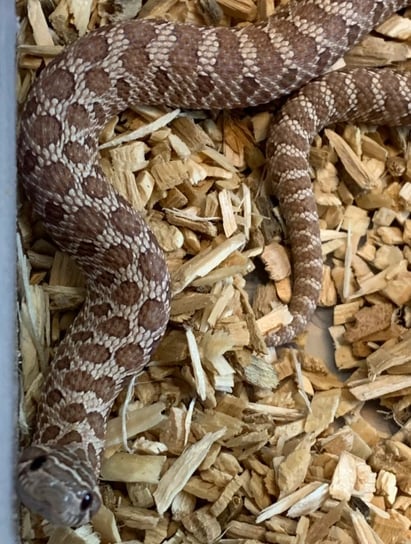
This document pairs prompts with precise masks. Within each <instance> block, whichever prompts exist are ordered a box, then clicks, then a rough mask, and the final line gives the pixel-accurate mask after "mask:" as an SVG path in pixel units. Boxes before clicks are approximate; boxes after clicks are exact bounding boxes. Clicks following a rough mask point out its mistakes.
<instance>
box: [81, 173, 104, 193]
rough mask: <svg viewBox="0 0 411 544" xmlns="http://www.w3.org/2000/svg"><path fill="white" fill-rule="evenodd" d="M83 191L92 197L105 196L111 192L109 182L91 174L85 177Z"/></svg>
mask: <svg viewBox="0 0 411 544" xmlns="http://www.w3.org/2000/svg"><path fill="white" fill-rule="evenodd" d="M83 191H84V192H85V194H87V195H88V196H90V197H91V198H105V197H106V196H108V195H109V194H110V191H109V188H108V185H107V183H106V182H105V181H104V180H103V179H98V178H97V177H96V176H91V175H90V176H87V177H85V178H84V179H83Z"/></svg>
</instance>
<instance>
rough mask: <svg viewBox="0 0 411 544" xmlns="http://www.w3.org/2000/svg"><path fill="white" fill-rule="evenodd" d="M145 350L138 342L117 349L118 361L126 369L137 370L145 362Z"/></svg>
mask: <svg viewBox="0 0 411 544" xmlns="http://www.w3.org/2000/svg"><path fill="white" fill-rule="evenodd" d="M143 356H144V351H143V349H142V348H141V347H140V346H139V345H137V344H128V345H127V346H124V347H122V348H120V349H119V350H117V351H116V355H115V357H116V363H117V364H118V365H119V366H121V367H122V368H124V370H137V369H138V367H139V366H140V365H141V363H142V362H143Z"/></svg>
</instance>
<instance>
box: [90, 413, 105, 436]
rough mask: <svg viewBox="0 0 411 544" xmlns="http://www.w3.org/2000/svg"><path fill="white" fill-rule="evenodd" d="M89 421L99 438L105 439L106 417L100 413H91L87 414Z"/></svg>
mask: <svg viewBox="0 0 411 544" xmlns="http://www.w3.org/2000/svg"><path fill="white" fill-rule="evenodd" d="M87 421H88V423H89V425H90V427H91V428H92V429H93V431H94V432H95V434H96V436H97V438H100V439H103V438H104V431H105V424H104V417H103V416H102V415H101V414H100V413H99V412H91V413H89V414H87Z"/></svg>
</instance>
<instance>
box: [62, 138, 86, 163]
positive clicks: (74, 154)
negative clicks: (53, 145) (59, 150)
mask: <svg viewBox="0 0 411 544" xmlns="http://www.w3.org/2000/svg"><path fill="white" fill-rule="evenodd" d="M64 152H65V154H66V155H67V158H68V159H69V160H70V161H71V162H73V163H74V164H84V163H87V162H88V161H89V160H90V149H87V147H85V146H84V145H82V144H80V143H79V142H68V143H66V144H65V146H64Z"/></svg>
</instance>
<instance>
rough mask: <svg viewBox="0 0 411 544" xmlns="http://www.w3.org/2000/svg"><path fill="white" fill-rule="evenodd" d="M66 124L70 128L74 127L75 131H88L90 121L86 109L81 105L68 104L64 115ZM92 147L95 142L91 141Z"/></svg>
mask: <svg viewBox="0 0 411 544" xmlns="http://www.w3.org/2000/svg"><path fill="white" fill-rule="evenodd" d="M66 120H67V123H68V124H69V125H71V126H75V127H76V130H77V131H79V132H80V131H82V130H90V128H91V126H90V125H91V120H90V116H89V113H88V111H87V109H86V108H85V107H84V106H82V105H81V104H70V105H69V106H68V108H67V113H66ZM93 144H94V145H93V147H95V145H96V144H95V141H94V140H93Z"/></svg>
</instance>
